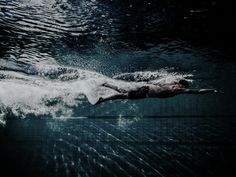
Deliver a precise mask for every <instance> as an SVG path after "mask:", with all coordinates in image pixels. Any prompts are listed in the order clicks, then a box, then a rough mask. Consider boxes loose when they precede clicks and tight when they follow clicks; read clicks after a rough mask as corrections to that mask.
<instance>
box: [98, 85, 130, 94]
mask: <svg viewBox="0 0 236 177" xmlns="http://www.w3.org/2000/svg"><path fill="white" fill-rule="evenodd" d="M102 86H104V87H107V88H110V89H113V90H115V91H117V92H120V93H125V92H126V90H124V89H121V88H118V87H117V86H115V85H112V84H109V83H107V82H105V83H104V84H102Z"/></svg>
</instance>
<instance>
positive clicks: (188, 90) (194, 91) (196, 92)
mask: <svg viewBox="0 0 236 177" xmlns="http://www.w3.org/2000/svg"><path fill="white" fill-rule="evenodd" d="M177 93H178V94H182V93H183V94H184V93H186V94H203V93H219V91H217V90H215V89H185V88H181V89H178V90H177Z"/></svg>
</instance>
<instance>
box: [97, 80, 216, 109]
mask: <svg viewBox="0 0 236 177" xmlns="http://www.w3.org/2000/svg"><path fill="white" fill-rule="evenodd" d="M102 86H103V87H107V88H110V89H113V90H115V91H117V94H115V95H112V96H108V97H103V98H100V99H99V100H98V101H97V102H96V103H95V104H99V103H101V102H104V101H108V100H114V99H141V98H147V97H157V98H167V97H173V96H175V95H178V94H204V93H217V92H218V91H217V90H214V89H189V88H188V81H186V80H180V81H176V82H172V83H167V84H162V85H153V84H148V83H144V84H140V85H137V87H135V88H132V89H122V88H118V87H117V86H115V85H111V84H109V83H104V84H103V85H102Z"/></svg>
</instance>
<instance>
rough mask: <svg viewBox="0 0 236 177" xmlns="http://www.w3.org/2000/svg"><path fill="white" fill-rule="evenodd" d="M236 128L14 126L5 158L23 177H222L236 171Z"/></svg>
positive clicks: (133, 122)
mask: <svg viewBox="0 0 236 177" xmlns="http://www.w3.org/2000/svg"><path fill="white" fill-rule="evenodd" d="M235 125H236V120H235V119H234V118H233V117H224V118H222V117H221V118H219V117H218V118H217V117H211V118H207V117H202V118H201V117H197V118H196V117H195V118H194V117H192V118H191V117H182V118H181V117H177V118H174V117H172V118H168V117H166V118H151V117H149V118H147V117H146V118H132V117H119V118H111V117H110V118H103V119H102V118H96V119H94V118H88V119H68V120H64V121H60V120H25V121H22V120H21V121H17V120H14V121H12V122H9V124H8V127H6V129H5V130H4V131H5V133H4V135H5V140H4V143H2V144H3V145H2V147H1V149H2V150H1V152H4V151H5V152H7V154H5V155H4V156H3V159H4V160H5V161H6V162H9V164H8V163H6V164H5V165H6V166H7V165H9V166H12V165H13V167H15V166H14V163H13V164H12V162H14V160H16V159H17V165H16V167H15V168H16V169H20V172H22V173H23V174H24V175H25V176H27V175H30V174H32V171H35V172H36V173H35V174H37V175H38V176H72V177H73V176H94V175H96V176H173V174H174V175H175V176H186V177H187V176H222V175H223V174H224V175H225V174H229V175H230V174H231V170H232V169H233V168H232V164H234V163H233V162H231V161H232V160H234V155H235V147H236V146H235V145H236V143H235V132H236V131H235ZM3 139H4V138H3ZM19 161H22V163H20V166H19ZM23 162H24V163H23Z"/></svg>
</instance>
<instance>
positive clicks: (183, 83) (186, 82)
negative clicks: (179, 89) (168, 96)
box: [179, 79, 189, 88]
mask: <svg viewBox="0 0 236 177" xmlns="http://www.w3.org/2000/svg"><path fill="white" fill-rule="evenodd" d="M179 84H180V85H182V86H183V87H185V88H187V87H189V83H188V81H187V80H184V79H181V80H179Z"/></svg>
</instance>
